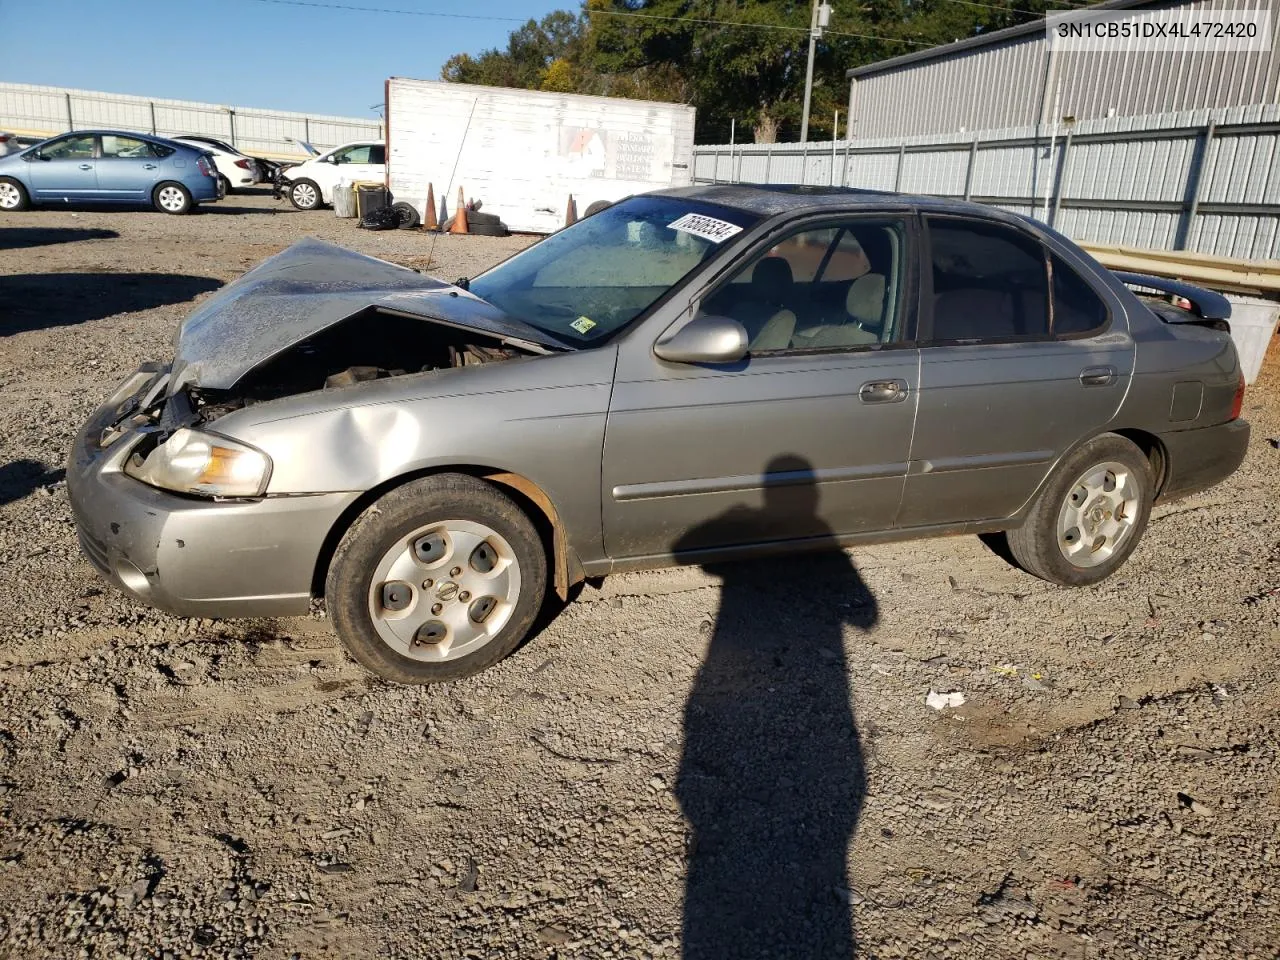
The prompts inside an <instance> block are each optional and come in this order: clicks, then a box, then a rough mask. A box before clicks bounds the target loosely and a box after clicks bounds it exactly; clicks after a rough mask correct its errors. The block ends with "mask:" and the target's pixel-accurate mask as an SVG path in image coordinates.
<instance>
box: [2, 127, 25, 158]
mask: <svg viewBox="0 0 1280 960" xmlns="http://www.w3.org/2000/svg"><path fill="white" fill-rule="evenodd" d="M21 149H22V145H21V144H20V143H18V138H17V137H15V136H14V135H13V134H12V133H6V132H5V131H3V130H0V157H7V156H8V155H9V154H11V153H13V152H14V151H15V150H21Z"/></svg>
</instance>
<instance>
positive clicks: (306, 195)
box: [289, 180, 324, 210]
mask: <svg viewBox="0 0 1280 960" xmlns="http://www.w3.org/2000/svg"><path fill="white" fill-rule="evenodd" d="M289 202H290V203H292V204H293V205H294V206H295V207H296V208H297V209H299V210H319V209H320V208H321V207H323V206H324V194H322V193H321V192H320V187H319V185H318V184H317V183H316V182H315V181H314V180H294V181H293V182H292V183H290V184H289Z"/></svg>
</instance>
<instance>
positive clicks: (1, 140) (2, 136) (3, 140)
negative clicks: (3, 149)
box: [0, 133, 9, 143]
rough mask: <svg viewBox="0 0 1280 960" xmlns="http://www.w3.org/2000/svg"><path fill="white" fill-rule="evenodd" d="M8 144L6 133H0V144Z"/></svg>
mask: <svg viewBox="0 0 1280 960" xmlns="http://www.w3.org/2000/svg"><path fill="white" fill-rule="evenodd" d="M8 142H9V135H8V134H7V133H0V143H8Z"/></svg>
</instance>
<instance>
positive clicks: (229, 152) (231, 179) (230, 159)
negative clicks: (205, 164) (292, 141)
mask: <svg viewBox="0 0 1280 960" xmlns="http://www.w3.org/2000/svg"><path fill="white" fill-rule="evenodd" d="M169 139H170V140H177V141H178V142H179V143H187V144H190V145H191V146H193V147H200V148H201V149H203V150H208V151H209V152H210V153H211V154H213V163H214V166H215V167H217V168H218V180H219V181H221V183H222V192H223V193H224V194H227V193H234V192H235V191H236V190H237V189H238V188H240V187H252V186H253V185H254V184H255V183H261V182H262V171H261V170H260V169H259V167H258V161H256V160H254V159H253V157H246V156H245V155H244V154H243V153H241V152H240V151H239V150H237V149H236V148H235V147H233V146H231V144H229V143H226V142H225V141H222V140H215V139H214V138H213V137H202V136H195V135H191V136H186V135H184V136H181V137H170V138H169Z"/></svg>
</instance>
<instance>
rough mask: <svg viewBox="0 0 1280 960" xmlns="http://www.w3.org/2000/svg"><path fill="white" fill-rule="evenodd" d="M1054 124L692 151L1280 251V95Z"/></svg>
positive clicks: (1171, 238) (782, 173)
mask: <svg viewBox="0 0 1280 960" xmlns="http://www.w3.org/2000/svg"><path fill="white" fill-rule="evenodd" d="M1051 132H1052V139H1051V138H1050V137H1048V136H1046V137H1042V138H1040V139H1039V140H1037V139H1036V128H1035V127H1034V126H1026V127H1022V128H1014V129H1010V130H1002V131H999V132H998V133H997V134H985V135H982V136H981V137H979V138H978V139H976V140H975V139H974V137H973V136H972V135H967V136H966V135H962V136H950V137H943V136H936V135H935V136H928V137H912V138H905V139H891V138H884V139H880V140H874V141H863V140H855V141H852V142H847V141H839V142H837V143H835V144H832V143H831V142H830V141H826V142H822V143H809V144H795V143H789V144H768V145H761V144H739V145H736V146H729V145H727V144H722V145H719V146H704V147H697V148H695V150H694V180H695V182H699V183H713V182H743V183H807V184H815V185H830V186H851V187H861V188H865V189H872V190H901V191H903V192H906V193H924V194H933V195H936V196H949V197H965V196H967V197H969V198H971V199H973V200H976V201H979V202H982V203H989V204H991V205H993V206H998V207H1001V208H1003V209H1006V210H1011V211H1013V212H1016V213H1021V214H1025V215H1028V216H1035V217H1038V218H1039V219H1041V220H1046V221H1048V222H1050V223H1052V224H1053V226H1055V227H1056V228H1057V229H1059V230H1061V231H1062V232H1063V233H1066V234H1067V235H1068V236H1070V237H1073V238H1074V239H1076V240H1089V241H1093V242H1095V243H1113V244H1125V245H1129V246H1135V247H1144V248H1148V249H1189V250H1198V251H1200V252H1202V253H1209V254H1216V255H1218V256H1227V257H1243V258H1246V259H1250V260H1258V259H1277V258H1280V163H1277V158H1278V156H1280V106H1278V105H1270V106H1252V107H1231V108H1228V109H1219V110H1196V111H1183V112H1180V113H1167V114H1157V115H1154V116H1148V117H1115V118H1112V119H1109V120H1090V121H1085V122H1082V123H1077V124H1074V125H1073V126H1072V127H1071V129H1070V131H1068V128H1067V125H1065V124H1060V125H1058V126H1057V128H1056V129H1054V130H1052V131H1051ZM1068 132H1069V133H1070V142H1068V136H1067V135H1068ZM833 147H834V151H833Z"/></svg>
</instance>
